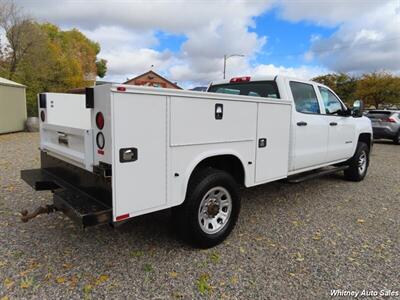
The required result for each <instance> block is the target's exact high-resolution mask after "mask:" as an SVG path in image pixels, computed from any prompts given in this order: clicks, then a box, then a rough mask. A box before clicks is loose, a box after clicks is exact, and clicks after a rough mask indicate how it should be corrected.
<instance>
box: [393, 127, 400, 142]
mask: <svg viewBox="0 0 400 300" xmlns="http://www.w3.org/2000/svg"><path fill="white" fill-rule="evenodd" d="M393 143H395V144H396V145H400V130H399V132H398V133H397V134H396V136H395V137H394V139H393Z"/></svg>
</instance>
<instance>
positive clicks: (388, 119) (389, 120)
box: [383, 117, 396, 123]
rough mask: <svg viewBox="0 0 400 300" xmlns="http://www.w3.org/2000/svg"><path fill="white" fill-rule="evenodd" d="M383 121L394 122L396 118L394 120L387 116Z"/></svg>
mask: <svg viewBox="0 0 400 300" xmlns="http://www.w3.org/2000/svg"><path fill="white" fill-rule="evenodd" d="M383 122H386V123H396V120H395V119H394V118H392V117H389V118H387V119H385V120H383Z"/></svg>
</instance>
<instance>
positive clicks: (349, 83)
mask: <svg viewBox="0 0 400 300" xmlns="http://www.w3.org/2000/svg"><path fill="white" fill-rule="evenodd" d="M312 80H314V81H316V82H319V83H322V84H324V85H326V86H328V87H330V88H331V89H332V90H333V91H334V92H335V93H336V94H337V95H338V96H339V97H340V99H342V100H343V101H344V102H346V103H347V104H351V103H352V102H353V101H354V100H355V91H356V86H357V78H355V77H353V76H350V75H348V74H345V73H339V74H336V73H332V74H326V75H322V76H318V77H315V78H313V79H312Z"/></svg>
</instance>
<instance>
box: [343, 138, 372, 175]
mask: <svg viewBox="0 0 400 300" xmlns="http://www.w3.org/2000/svg"><path fill="white" fill-rule="evenodd" d="M348 165H349V168H348V169H346V170H344V177H345V178H346V179H347V180H349V181H361V180H363V179H364V177H365V176H366V175H367V171H368V167H369V147H368V145H367V144H366V143H364V142H358V144H357V149H356V153H355V154H354V156H353V157H352V158H351V159H350V160H349V162H348Z"/></svg>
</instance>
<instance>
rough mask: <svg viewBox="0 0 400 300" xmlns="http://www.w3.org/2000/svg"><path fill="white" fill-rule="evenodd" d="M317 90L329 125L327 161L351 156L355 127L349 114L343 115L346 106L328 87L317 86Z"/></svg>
mask: <svg viewBox="0 0 400 300" xmlns="http://www.w3.org/2000/svg"><path fill="white" fill-rule="evenodd" d="M318 92H319V95H320V97H321V101H322V103H323V106H324V112H325V118H326V122H327V123H328V125H329V142H328V155H327V160H328V161H329V162H333V161H338V160H342V159H347V158H350V157H352V155H353V149H354V143H355V142H356V141H355V133H356V127H355V123H354V120H353V117H351V116H343V113H344V111H345V110H346V107H345V106H344V105H343V103H342V102H341V101H340V99H339V98H338V97H337V96H336V95H335V94H334V93H333V92H332V91H330V90H329V89H328V88H326V87H323V86H318Z"/></svg>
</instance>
